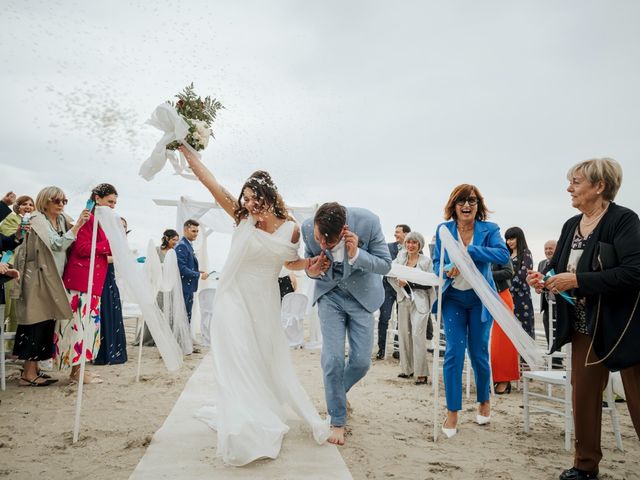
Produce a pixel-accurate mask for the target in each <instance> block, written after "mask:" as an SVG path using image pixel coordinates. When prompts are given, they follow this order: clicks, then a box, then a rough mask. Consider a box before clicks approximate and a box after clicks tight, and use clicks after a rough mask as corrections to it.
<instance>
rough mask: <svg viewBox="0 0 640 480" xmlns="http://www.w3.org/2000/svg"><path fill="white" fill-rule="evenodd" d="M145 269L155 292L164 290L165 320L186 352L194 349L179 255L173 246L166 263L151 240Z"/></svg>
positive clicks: (168, 252)
mask: <svg viewBox="0 0 640 480" xmlns="http://www.w3.org/2000/svg"><path fill="white" fill-rule="evenodd" d="M144 266H145V272H146V273H147V276H148V277H149V280H150V283H151V285H152V288H153V294H154V295H155V296H157V294H158V292H160V293H161V294H162V309H161V310H162V313H163V315H164V319H165V322H166V323H167V325H169V326H170V327H171V330H172V331H173V336H174V337H175V339H176V341H177V342H178V345H180V348H181V349H182V352H183V353H184V354H185V355H189V354H191V353H192V352H193V341H192V339H191V328H190V327H189V319H188V317H187V309H186V307H185V304H184V296H183V295H182V282H181V280H180V270H179V269H178V258H177V256H176V252H175V250H173V249H170V250H168V251H167V253H166V255H165V257H164V263H162V262H160V256H159V255H158V250H157V249H156V247H155V245H154V244H153V241H152V240H149V245H148V247H147V259H146V261H145V263H144Z"/></svg>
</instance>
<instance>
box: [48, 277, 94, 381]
mask: <svg viewBox="0 0 640 480" xmlns="http://www.w3.org/2000/svg"><path fill="white" fill-rule="evenodd" d="M67 292H68V294H69V296H70V297H71V302H70V304H71V311H72V312H73V317H72V318H71V319H70V320H61V321H58V322H56V327H55V331H54V332H53V347H54V351H53V361H54V365H55V366H56V367H57V368H58V369H59V370H62V369H64V368H69V367H71V366H73V365H80V358H81V355H82V347H83V343H84V342H85V341H86V342H87V356H86V359H87V361H91V360H93V357H94V356H95V355H96V354H97V353H98V350H99V349H100V296H99V295H91V308H90V311H89V314H88V316H87V319H86V326H87V328H86V329H85V328H84V327H83V323H82V316H83V315H85V314H86V311H87V305H86V298H87V295H86V294H84V293H82V292H78V291H76V290H67Z"/></svg>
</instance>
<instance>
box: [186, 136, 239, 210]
mask: <svg viewBox="0 0 640 480" xmlns="http://www.w3.org/2000/svg"><path fill="white" fill-rule="evenodd" d="M178 150H180V151H181V152H182V154H183V155H184V158H186V159H187V163H188V164H189V166H190V167H191V170H192V171H193V173H194V175H195V176H196V177H198V180H200V182H201V183H202V184H203V185H204V186H205V187H207V190H209V191H210V192H211V195H213V198H215V199H216V202H218V204H219V205H220V206H221V207H222V208H223V209H224V211H225V212H227V213H228V214H229V215H231V217H234V212H235V210H236V208H238V202H237V201H236V200H235V198H233V195H231V194H230V193H229V191H228V190H227V189H226V188H224V187H223V186H222V185H220V184H219V183H218V180H216V177H214V176H213V173H211V171H210V170H209V169H208V168H207V167H205V165H204V163H202V162H201V161H200V159H198V157H196V156H195V155H194V154H193V153H191V151H189V150H188V149H187V148H186V147H179V148H178ZM234 218H235V217H234Z"/></svg>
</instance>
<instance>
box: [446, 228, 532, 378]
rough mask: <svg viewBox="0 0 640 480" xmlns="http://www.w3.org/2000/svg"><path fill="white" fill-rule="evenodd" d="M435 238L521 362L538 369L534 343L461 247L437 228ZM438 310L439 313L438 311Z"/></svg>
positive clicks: (447, 231) (449, 235)
mask: <svg viewBox="0 0 640 480" xmlns="http://www.w3.org/2000/svg"><path fill="white" fill-rule="evenodd" d="M439 236H440V240H441V241H442V245H443V247H444V248H445V249H446V250H447V253H448V254H449V258H450V259H451V261H452V262H453V263H454V264H455V266H456V267H458V270H460V273H461V274H462V276H463V277H464V279H465V280H466V281H468V282H469V284H470V285H471V287H472V288H473V290H474V291H475V292H476V295H478V298H480V300H481V301H482V304H483V305H484V306H485V308H486V309H487V310H489V313H491V315H492V316H493V319H494V320H495V321H496V322H498V325H500V328H502V330H503V331H504V333H505V334H506V335H507V337H509V340H511V342H512V343H513V346H514V347H515V348H516V350H517V351H518V353H520V355H522V358H523V359H524V361H525V362H527V364H529V366H530V367H531V368H532V369H534V368H536V366H539V365H542V364H543V363H544V360H543V357H542V352H541V351H540V350H539V349H538V348H537V347H536V343H535V341H534V340H533V338H531V337H530V336H529V334H527V332H525V331H524V329H523V328H522V324H521V323H520V321H519V320H518V319H517V318H516V317H515V315H514V314H513V312H512V311H511V310H510V309H509V308H507V306H506V305H505V304H504V303H503V302H502V299H501V298H500V296H499V295H498V293H497V292H496V291H495V290H494V289H493V288H491V286H490V285H489V283H487V280H486V279H485V278H484V276H483V275H482V274H481V273H480V271H479V270H478V268H477V267H476V265H475V263H474V262H473V260H472V258H471V257H470V256H469V254H468V253H467V251H466V249H464V248H462V247H461V245H460V243H459V242H458V241H456V239H455V238H453V235H451V232H450V231H449V230H448V229H447V228H446V227H444V228H443V226H441V227H440V229H439ZM438 310H440V307H439V308H438Z"/></svg>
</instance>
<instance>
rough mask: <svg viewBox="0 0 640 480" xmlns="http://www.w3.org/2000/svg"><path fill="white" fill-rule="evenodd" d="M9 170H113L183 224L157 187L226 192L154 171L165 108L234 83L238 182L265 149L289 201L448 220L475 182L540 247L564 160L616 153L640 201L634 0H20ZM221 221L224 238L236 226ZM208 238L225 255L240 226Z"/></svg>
mask: <svg viewBox="0 0 640 480" xmlns="http://www.w3.org/2000/svg"><path fill="white" fill-rule="evenodd" d="M1 9H2V11H1V12H0V22H1V24H0V27H1V28H0V52H1V53H0V55H1V57H0V60H1V61H2V75H0V92H1V93H0V95H1V96H2V97H1V98H2V106H3V108H2V110H3V115H2V116H0V131H1V132H2V138H1V140H2V141H0V162H1V163H2V176H1V180H0V190H2V191H6V190H9V189H11V190H14V191H16V192H17V193H18V194H23V193H28V194H31V195H32V196H34V197H35V195H36V194H37V192H38V190H39V189H40V188H42V187H43V186H46V185H50V184H55V185H58V186H60V187H62V188H63V189H64V190H65V191H66V192H67V195H68V196H69V198H70V199H71V202H70V205H69V208H68V211H69V213H70V214H72V215H73V216H76V215H77V213H78V212H79V211H80V210H81V208H82V205H84V201H85V198H86V197H87V196H88V193H89V190H90V188H91V187H93V186H94V185H95V184H97V183H100V182H109V183H113V184H114V185H116V187H117V189H118V191H119V193H120V196H119V207H118V211H119V212H120V213H121V214H122V215H124V216H125V217H127V219H128V220H129V224H130V227H131V228H132V229H133V233H132V235H131V243H132V244H133V246H135V247H138V248H141V249H144V246H145V245H146V243H147V241H148V239H149V238H154V239H155V240H156V241H158V240H159V237H160V235H161V232H162V230H163V229H164V228H167V227H174V226H175V225H174V223H175V222H174V213H175V212H174V211H172V210H171V209H170V208H159V207H155V206H154V205H153V203H152V202H151V199H152V198H176V199H177V198H178V197H179V196H180V195H189V196H191V197H193V198H195V199H199V200H207V199H209V194H208V193H207V191H206V190H205V189H204V188H202V187H201V186H200V185H198V184H196V183H195V182H193V181H189V180H186V179H183V178H181V177H177V176H174V175H172V172H171V171H170V169H169V168H168V167H167V169H166V170H165V171H163V172H161V173H160V174H159V175H158V176H157V177H156V179H154V180H153V181H151V182H146V181H145V180H143V179H141V178H140V177H139V176H138V175H137V172H138V169H139V167H140V164H141V163H142V162H143V161H144V160H145V158H146V157H147V156H148V155H149V153H150V152H151V150H152V149H153V147H154V145H155V142H156V141H157V140H158V139H159V137H160V136H161V135H160V132H158V131H156V130H154V129H153V128H152V127H149V126H147V125H144V121H145V120H146V119H147V118H148V117H149V115H150V113H151V112H152V111H153V109H154V108H155V107H156V106H157V105H158V104H159V103H161V102H163V101H165V100H168V99H170V98H171V97H172V96H173V95H175V93H177V92H178V91H180V90H182V88H184V86H185V85H187V84H188V83H190V82H192V81H193V82H194V83H195V85H196V90H197V92H198V93H199V94H201V95H203V96H204V95H212V96H215V97H217V98H218V99H220V100H221V101H222V102H223V104H224V105H225V107H226V109H225V110H223V111H222V112H221V114H220V116H219V121H218V122H217V124H216V126H215V133H216V140H215V141H212V142H211V143H210V144H209V148H208V149H207V150H206V151H205V152H204V160H205V161H206V163H207V164H208V165H209V166H210V168H211V169H212V170H213V171H214V173H215V174H217V176H218V177H219V179H220V181H221V183H223V184H225V185H226V186H227V187H228V188H229V189H230V190H231V191H233V192H236V191H237V190H238V189H239V188H240V186H241V185H242V182H243V180H244V179H245V178H246V177H247V176H248V175H250V174H251V172H252V171H254V170H257V169H265V170H268V171H269V172H271V174H272V176H273V178H274V180H275V181H276V183H277V184H278V186H279V189H280V191H281V193H282V194H283V196H284V198H285V201H287V203H289V204H292V205H308V204H313V203H322V202H325V201H332V200H337V201H340V202H342V203H344V204H345V205H348V206H361V207H366V208H369V209H371V210H373V211H374V212H375V213H377V214H378V215H379V216H380V218H381V221H382V225H383V228H384V230H385V233H386V234H387V237H388V239H389V240H391V239H392V232H393V227H394V226H395V224H397V223H408V224H410V225H411V227H412V228H413V229H415V230H418V231H421V232H422V233H423V234H425V237H427V238H430V237H431V235H433V233H434V231H435V227H436V225H437V224H438V223H439V222H440V221H441V220H442V209H443V206H444V204H445V202H446V200H447V198H448V196H449V193H450V192H451V190H452V189H453V187H455V186H456V185H457V184H460V183H473V184H475V185H477V186H478V187H479V189H480V190H481V192H482V193H483V195H484V196H485V198H486V200H487V203H488V205H489V208H490V209H491V210H493V211H494V213H493V214H492V217H491V219H492V220H494V221H496V222H497V223H498V224H499V225H500V226H501V227H502V229H503V231H504V230H505V229H506V228H508V227H511V226H514V225H517V226H520V227H522V228H523V229H524V231H525V233H526V235H527V238H528V240H529V243H530V246H531V249H532V251H533V255H534V258H535V260H536V261H538V260H541V259H542V258H543V252H542V244H543V242H544V241H545V240H546V239H548V238H556V237H557V236H558V234H559V230H560V228H561V226H562V223H563V222H564V221H565V220H566V219H567V218H568V217H569V216H571V215H573V214H575V213H576V211H575V210H573V209H572V208H571V206H570V201H569V196H568V194H567V193H566V191H565V188H566V185H567V181H566V178H565V175H566V171H567V169H568V168H569V167H570V166H571V165H573V164H574V163H576V162H578V161H581V160H584V159H587V158H592V157H599V156H612V157H614V158H616V159H617V160H618V161H619V162H620V163H621V164H622V167H623V170H624V175H625V179H624V183H623V187H622V189H621V191H620V193H619V196H618V198H617V201H618V203H620V204H623V205H625V206H628V207H630V208H633V209H634V210H636V211H638V210H639V209H640V189H639V185H638V178H639V176H638V173H639V170H640V166H639V161H638V160H639V158H640V121H639V115H640V89H639V88H638V85H640V29H639V28H638V25H640V2H637V1H632V0H629V1H606V0H602V1H584V0H579V1H578V0H576V1H563V2H558V1H540V0H536V1H529V2H521V1H506V0H505V1H500V2H498V1H494V2H491V1H484V2H478V1H472V0H469V1H449V0H446V1H445V0H442V1H437V2H436V1H425V0H419V1H418V0H416V1H398V2H389V1H371V0H366V1H365V0H362V1H344V0H342V1H322V2H305V1H300V0H290V1H286V0H277V1H274V0H269V1H242V0H229V1H219V0H216V1H186V0H183V1H180V2H178V1H173V0H164V1H160V0H154V1H153V2H142V1H139V2H133V1H121V0H110V1H108V2H107V1H103V2H82V1H52V0H49V1H46V2H43V1H25V0H20V1H14V0H9V1H6V0H5V1H4V2H3V3H2V7H1ZM223 243H224V242H223ZM214 250H220V251H219V252H216V251H213V252H211V253H212V254H213V255H212V260H213V266H214V267H220V266H221V265H222V261H223V258H224V253H226V252H224V248H220V249H216V248H214Z"/></svg>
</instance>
